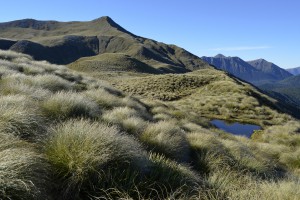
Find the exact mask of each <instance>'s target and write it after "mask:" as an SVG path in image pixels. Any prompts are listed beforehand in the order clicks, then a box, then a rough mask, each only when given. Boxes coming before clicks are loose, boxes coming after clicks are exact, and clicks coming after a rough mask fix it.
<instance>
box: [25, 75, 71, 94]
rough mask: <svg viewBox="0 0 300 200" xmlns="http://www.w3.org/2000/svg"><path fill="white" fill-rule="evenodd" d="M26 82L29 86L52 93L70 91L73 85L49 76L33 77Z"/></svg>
mask: <svg viewBox="0 0 300 200" xmlns="http://www.w3.org/2000/svg"><path fill="white" fill-rule="evenodd" d="M28 82H29V83H28V84H29V85H33V86H37V87H41V88H43V89H47V90H50V91H52V92H58V91H61V90H71V89H72V88H73V85H74V84H72V83H71V82H69V81H66V80H64V79H62V78H60V77H58V76H55V75H51V74H45V75H37V76H34V77H32V78H30V80H29V81H28Z"/></svg>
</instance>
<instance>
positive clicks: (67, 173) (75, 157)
mask: <svg viewBox="0 0 300 200" xmlns="http://www.w3.org/2000/svg"><path fill="white" fill-rule="evenodd" d="M45 151H46V155H47V158H48V160H49V162H50V163H51V164H52V167H53V170H54V174H55V175H56V176H57V178H58V179H59V180H60V182H62V184H63V187H62V188H60V189H62V190H63V191H62V193H63V195H64V196H65V198H68V199H69V198H76V197H78V195H80V194H79V193H81V191H83V192H85V193H86V192H89V191H90V192H92V190H93V188H89V187H100V186H103V187H104V189H105V185H106V186H108V187H109V186H116V185H117V184H118V181H120V182H122V181H121V178H122V177H121V174H122V175H126V173H130V170H131V168H134V169H135V170H137V171H140V173H143V172H142V171H144V170H146V168H147V165H148V161H147V156H146V154H145V152H144V151H143V150H142V148H141V146H140V144H139V143H138V142H137V141H135V140H134V139H133V138H131V137H129V136H126V135H123V134H121V133H120V132H119V130H118V129H116V128H115V127H109V126H107V125H105V124H100V123H96V122H94V123H92V122H89V121H86V120H71V121H67V122H65V123H63V124H61V125H58V126H56V127H54V128H53V131H52V135H51V136H50V138H49V140H48V142H47V143H46V149H45ZM120 168H122V170H120ZM123 170H125V171H124V172H125V174H123ZM114 173H117V174H119V175H120V177H117V176H115V174H114ZM132 176H133V175H132ZM112 178H115V179H112ZM93 181H96V183H93ZM90 184H91V185H90ZM114 184H116V185H114ZM93 185H94V186H93ZM119 186H120V187H122V185H119ZM107 189H108V188H107Z"/></svg>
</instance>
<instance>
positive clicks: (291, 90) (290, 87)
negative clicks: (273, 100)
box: [260, 75, 300, 107]
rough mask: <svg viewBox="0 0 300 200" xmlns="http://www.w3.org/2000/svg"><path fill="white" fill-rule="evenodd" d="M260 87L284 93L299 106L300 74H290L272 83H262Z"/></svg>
mask: <svg viewBox="0 0 300 200" xmlns="http://www.w3.org/2000/svg"><path fill="white" fill-rule="evenodd" d="M260 88H261V89H264V90H266V91H273V92H277V93H280V94H282V95H286V96H287V97H288V98H290V99H291V100H292V101H293V102H295V103H296V105H297V107H300V75H296V76H292V77H289V78H286V79H284V80H281V81H278V82H276V83H273V84H264V85H261V86H260Z"/></svg>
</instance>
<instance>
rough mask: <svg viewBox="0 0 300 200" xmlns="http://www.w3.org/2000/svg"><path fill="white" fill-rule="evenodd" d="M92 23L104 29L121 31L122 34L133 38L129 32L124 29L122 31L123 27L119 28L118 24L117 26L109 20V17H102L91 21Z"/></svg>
mask: <svg viewBox="0 0 300 200" xmlns="http://www.w3.org/2000/svg"><path fill="white" fill-rule="evenodd" d="M92 22H96V23H99V24H100V25H101V26H104V27H111V28H115V29H117V30H118V31H121V32H123V33H127V34H129V35H132V36H135V35H133V34H132V33H130V32H129V31H127V30H126V29H124V28H123V27H121V26H120V25H119V24H117V23H116V22H115V21H114V20H113V19H112V18H110V17H109V16H103V17H100V18H97V19H95V20H93V21H92Z"/></svg>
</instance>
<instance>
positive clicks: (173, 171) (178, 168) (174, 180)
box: [149, 153, 203, 197]
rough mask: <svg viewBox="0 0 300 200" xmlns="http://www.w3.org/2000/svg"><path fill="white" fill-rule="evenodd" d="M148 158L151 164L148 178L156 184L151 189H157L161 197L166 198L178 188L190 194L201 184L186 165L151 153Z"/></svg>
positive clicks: (198, 178)
mask: <svg viewBox="0 0 300 200" xmlns="http://www.w3.org/2000/svg"><path fill="white" fill-rule="evenodd" d="M149 158H150V160H151V161H152V163H153V166H152V170H151V173H150V176H149V177H150V180H151V181H153V182H154V183H155V184H157V185H155V184H154V185H153V187H154V188H155V187H157V188H156V189H157V192H158V194H160V195H161V196H162V195H165V197H166V196H167V195H169V194H170V193H172V191H173V192H174V191H175V190H176V189H179V188H181V189H182V190H183V191H182V193H185V192H191V190H193V189H194V188H195V186H198V185H200V184H201V183H203V182H202V181H201V180H200V177H199V176H198V175H197V174H196V173H195V172H194V171H192V170H191V169H190V167H188V166H186V165H183V164H178V163H177V162H175V161H173V160H170V159H168V158H166V157H165V156H163V155H160V154H157V153H151V154H150V156H149ZM199 189H200V188H199Z"/></svg>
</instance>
